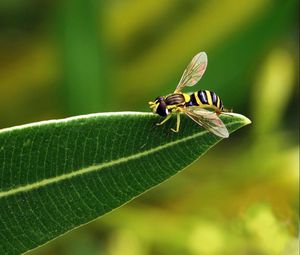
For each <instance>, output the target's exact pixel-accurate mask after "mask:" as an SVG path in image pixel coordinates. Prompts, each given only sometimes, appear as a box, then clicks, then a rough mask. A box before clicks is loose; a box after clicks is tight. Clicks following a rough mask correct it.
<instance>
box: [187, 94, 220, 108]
mask: <svg viewBox="0 0 300 255" xmlns="http://www.w3.org/2000/svg"><path fill="white" fill-rule="evenodd" d="M190 97H191V99H190V101H189V102H187V103H186V106H200V107H202V108H210V109H214V110H216V109H217V110H220V111H221V110H222V109H223V103H222V100H221V99H220V97H219V96H218V95H217V94H216V93H215V92H213V91H209V90H199V91H196V92H194V93H192V94H190Z"/></svg>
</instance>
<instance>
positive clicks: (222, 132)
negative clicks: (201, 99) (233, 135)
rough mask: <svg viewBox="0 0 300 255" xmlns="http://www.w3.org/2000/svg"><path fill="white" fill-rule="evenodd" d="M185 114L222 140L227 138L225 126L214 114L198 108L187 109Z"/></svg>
mask: <svg viewBox="0 0 300 255" xmlns="http://www.w3.org/2000/svg"><path fill="white" fill-rule="evenodd" d="M185 113H186V114H187V115H188V116H189V117H190V118H191V119H192V120H193V121H195V122H196V123H198V124H199V125H200V126H202V127H204V128H206V129H207V130H208V131H210V132H211V133H213V134H215V135H217V136H220V137H223V138H227V137H229V132H228V130H227V128H226V126H225V125H224V123H223V121H222V120H221V119H220V118H219V117H218V115H217V114H216V113H214V112H211V111H208V110H205V109H203V108H199V107H187V108H186V109H185Z"/></svg>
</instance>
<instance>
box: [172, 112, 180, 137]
mask: <svg viewBox="0 0 300 255" xmlns="http://www.w3.org/2000/svg"><path fill="white" fill-rule="evenodd" d="M176 117H177V122H176V129H174V128H171V130H172V131H173V132H176V133H177V132H178V131H179V127H180V113H177V116H176Z"/></svg>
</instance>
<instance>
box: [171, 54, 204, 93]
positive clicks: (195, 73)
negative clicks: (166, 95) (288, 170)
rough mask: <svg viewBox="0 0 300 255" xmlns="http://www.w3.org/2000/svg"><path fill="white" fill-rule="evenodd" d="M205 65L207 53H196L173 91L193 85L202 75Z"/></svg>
mask: <svg viewBox="0 0 300 255" xmlns="http://www.w3.org/2000/svg"><path fill="white" fill-rule="evenodd" d="M206 67H207V55H206V53H205V52H200V53H198V54H197V55H196V56H195V57H193V59H192V61H191V62H190V63H189V64H188V66H187V68H186V69H185V70H184V72H183V74H182V76H181V79H180V81H179V83H178V85H177V87H176V90H175V92H180V91H181V90H182V89H183V88H184V87H191V86H194V85H195V84H196V83H197V82H198V81H199V80H200V79H201V77H202V75H203V74H204V72H205V70H206Z"/></svg>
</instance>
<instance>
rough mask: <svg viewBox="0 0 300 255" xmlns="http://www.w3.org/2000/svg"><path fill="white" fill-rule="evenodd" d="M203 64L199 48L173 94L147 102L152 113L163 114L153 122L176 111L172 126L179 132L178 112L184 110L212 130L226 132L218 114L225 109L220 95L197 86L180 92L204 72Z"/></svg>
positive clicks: (218, 133)
mask: <svg viewBox="0 0 300 255" xmlns="http://www.w3.org/2000/svg"><path fill="white" fill-rule="evenodd" d="M206 67H207V55H206V53H205V52H200V53H198V54H197V55H196V56H194V57H193V59H192V60H191V62H190V63H189V64H188V66H187V67H186V69H185V70H184V72H183V74H182V76H181V79H180V81H179V83H178V85H177V87H176V89H175V91H174V92H173V93H172V94H169V95H167V96H159V97H157V98H156V99H155V100H154V101H153V102H149V106H150V109H151V110H152V111H153V113H156V114H158V115H160V116H162V117H166V118H165V119H164V120H163V121H161V122H160V123H157V124H156V125H162V124H164V123H166V122H167V121H168V120H169V119H170V118H171V116H172V115H173V114H176V116H177V122H176V129H173V128H172V129H171V130H172V131H174V132H178V131H179V127H180V113H184V114H186V115H187V116H189V117H190V118H191V119H192V120H193V121H195V122H196V123H197V124H199V125H200V126H202V127H204V128H205V129H207V130H208V131H210V132H211V133H213V134H215V135H217V136H220V137H223V138H227V137H228V136H229V132H228V130H227V128H226V126H225V125H224V123H223V122H222V120H221V119H220V118H219V115H220V114H221V113H223V112H227V111H228V110H226V109H224V107H223V103H222V100H221V98H220V97H219V96H217V95H216V93H215V92H212V91H208V90H199V91H196V92H193V93H183V92H181V90H182V89H183V88H185V87H192V86H194V85H195V84H196V83H197V82H198V81H199V80H200V79H201V77H202V76H203V74H204V72H205V70H206Z"/></svg>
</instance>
